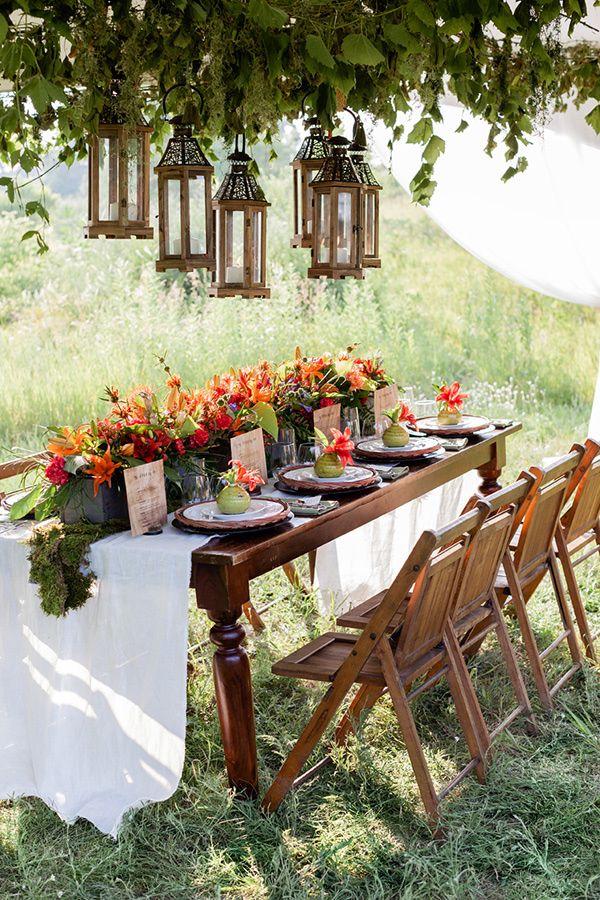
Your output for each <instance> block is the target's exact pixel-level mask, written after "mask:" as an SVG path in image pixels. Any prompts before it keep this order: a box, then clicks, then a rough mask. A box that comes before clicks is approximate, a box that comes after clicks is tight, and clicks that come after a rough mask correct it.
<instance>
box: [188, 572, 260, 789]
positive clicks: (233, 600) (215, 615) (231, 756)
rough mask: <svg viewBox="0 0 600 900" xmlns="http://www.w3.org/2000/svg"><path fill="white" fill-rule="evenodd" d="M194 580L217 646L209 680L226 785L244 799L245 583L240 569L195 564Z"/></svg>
mask: <svg viewBox="0 0 600 900" xmlns="http://www.w3.org/2000/svg"><path fill="white" fill-rule="evenodd" d="M193 584H194V587H195V589H196V600H197V603H198V606H199V607H200V608H202V609H204V610H205V611H206V614H207V616H208V618H209V619H210V620H211V622H213V623H214V624H213V626H212V628H211V630H210V640H211V642H212V643H213V644H214V645H215V648H216V649H215V653H214V656H213V680H214V686H215V698H216V701H217V713H218V716H219V724H220V726H221V741H222V743H223V751H224V754H225V764H226V766H227V775H228V776H229V784H230V785H231V787H233V788H236V789H237V790H238V791H239V792H240V793H241V794H243V795H244V796H246V797H256V795H257V793H258V771H257V762H256V729H255V726H254V701H253V697H252V676H251V673H250V663H249V660H248V655H247V653H246V651H245V650H244V648H243V646H242V643H243V641H244V638H245V636H246V632H245V631H244V627H243V625H242V624H241V623H240V622H239V618H240V616H241V615H242V610H243V607H244V604H246V603H247V602H248V601H249V599H250V589H249V582H248V579H247V577H246V576H245V574H244V573H243V572H239V571H237V570H232V569H231V568H228V567H220V566H209V565H198V566H195V567H194V573H193Z"/></svg>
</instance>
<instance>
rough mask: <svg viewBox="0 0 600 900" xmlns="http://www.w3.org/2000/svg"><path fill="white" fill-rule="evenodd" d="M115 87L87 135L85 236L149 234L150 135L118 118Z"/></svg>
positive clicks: (147, 129) (148, 130) (144, 128)
mask: <svg viewBox="0 0 600 900" xmlns="http://www.w3.org/2000/svg"><path fill="white" fill-rule="evenodd" d="M118 97H119V94H118V86H116V87H113V88H112V89H111V96H110V99H109V101H108V103H107V112H106V115H105V116H104V117H103V119H102V121H101V122H100V124H99V126H98V134H97V135H95V134H94V135H90V139H89V152H88V224H87V226H86V228H85V229H84V232H83V233H84V236H85V237H86V238H97V237H100V236H101V235H103V236H104V237H107V238H131V237H136V238H152V237H153V236H154V229H153V228H151V226H150V135H151V134H152V128H151V127H150V126H149V125H146V123H145V122H141V123H139V124H138V125H129V124H125V123H124V122H123V118H122V116H121V114H120V112H119V109H118V106H119V104H118Z"/></svg>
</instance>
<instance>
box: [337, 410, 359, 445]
mask: <svg viewBox="0 0 600 900" xmlns="http://www.w3.org/2000/svg"><path fill="white" fill-rule="evenodd" d="M340 426H341V429H342V431H344V430H345V429H346V428H349V429H350V437H351V438H352V440H353V441H354V442H355V443H356V441H358V440H360V417H359V415H358V410H357V409H355V408H353V407H351V406H346V407H345V408H344V409H342V415H341V419H340Z"/></svg>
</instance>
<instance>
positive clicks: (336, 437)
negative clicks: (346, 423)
mask: <svg viewBox="0 0 600 900" xmlns="http://www.w3.org/2000/svg"><path fill="white" fill-rule="evenodd" d="M331 435H332V437H331V440H328V439H327V437H326V436H325V435H324V434H323V432H322V431H320V430H319V429H318V428H315V438H316V439H317V441H318V443H319V444H320V445H321V447H322V451H323V452H322V453H321V455H320V456H319V457H318V458H317V460H316V461H315V467H314V468H315V474H316V475H318V477H319V478H339V477H340V476H341V475H342V474H343V472H344V469H345V468H346V466H347V465H349V464H350V463H351V462H352V451H353V450H354V443H353V441H352V439H351V437H350V429H349V428H346V429H344V431H343V432H342V431H339V429H337V428H332V429H331Z"/></svg>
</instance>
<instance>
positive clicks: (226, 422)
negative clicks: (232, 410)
mask: <svg viewBox="0 0 600 900" xmlns="http://www.w3.org/2000/svg"><path fill="white" fill-rule="evenodd" d="M232 422H233V419H232V418H231V416H230V415H228V414H227V413H226V412H220V413H217V415H216V416H215V425H216V426H217V428H220V429H221V430H222V431H226V430H227V429H228V428H229V426H230V425H231V423H232Z"/></svg>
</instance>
